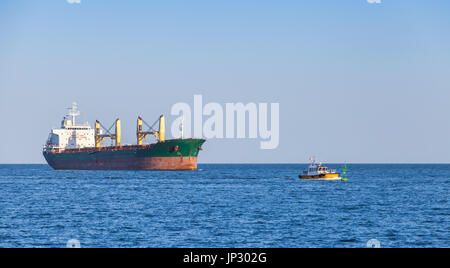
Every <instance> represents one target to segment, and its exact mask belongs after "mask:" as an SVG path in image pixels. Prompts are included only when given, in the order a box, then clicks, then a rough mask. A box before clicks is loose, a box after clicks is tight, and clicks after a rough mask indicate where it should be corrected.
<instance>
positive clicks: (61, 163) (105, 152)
mask: <svg viewBox="0 0 450 268" xmlns="http://www.w3.org/2000/svg"><path fill="white" fill-rule="evenodd" d="M79 115H80V112H79V111H78V106H77V104H76V103H73V104H72V108H71V110H70V113H69V115H66V116H65V117H64V119H63V120H62V122H61V128H60V129H52V130H51V132H50V135H49V137H48V140H47V143H46V144H45V145H44V149H43V154H44V158H45V160H46V161H47V163H48V164H49V165H50V166H51V167H52V168H53V169H57V170H196V169H197V157H198V153H199V151H200V150H202V147H201V146H202V145H203V143H204V142H205V140H203V139H184V138H181V139H172V140H165V119H164V116H163V115H161V116H160V118H159V119H158V120H157V121H156V122H155V124H153V125H152V126H149V125H148V124H147V123H145V121H144V120H143V119H142V118H141V117H138V119H137V128H136V138H137V144H136V145H123V146H122V145H121V121H120V119H116V121H115V123H114V124H113V125H112V126H111V127H110V128H109V129H106V128H104V127H103V126H102V125H101V124H100V122H99V121H96V122H95V128H94V129H92V128H91V127H90V125H89V124H88V123H86V124H83V125H76V121H75V119H76V117H77V116H79ZM143 123H144V124H145V125H147V127H149V130H148V131H143ZM157 123H159V129H158V130H154V129H153V127H155V126H156V124H157ZM113 128H114V129H115V131H114V133H112V132H111V131H112V129H113ZM103 130H104V131H103ZM147 136H154V137H155V139H156V142H155V143H152V144H144V140H145V139H146V138H147ZM105 138H109V139H111V142H113V144H112V145H111V146H102V142H103V141H104V139H105Z"/></svg>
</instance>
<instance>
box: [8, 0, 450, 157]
mask: <svg viewBox="0 0 450 268" xmlns="http://www.w3.org/2000/svg"><path fill="white" fill-rule="evenodd" d="M194 94H203V96H204V101H205V102H220V103H225V102H279V103H280V113H281V129H280V131H281V138H280V146H279V148H278V149H277V150H273V151H261V150H260V149H259V141H257V140H250V141H249V140H211V141H209V142H208V143H207V144H206V145H205V151H203V152H202V153H203V154H202V155H201V156H200V162H203V163H205V162H220V163H229V162H294V163H295V162H306V161H307V159H308V157H309V156H310V155H316V156H317V157H319V158H320V159H321V160H323V161H327V162H343V161H348V162H375V163H377V162H383V163H387V162H394V163H399V162H400V163H404V162H440V163H449V162H450V153H449V151H450V119H449V115H450V1H448V0H442V1H438V0H436V1H423V0H382V3H381V4H369V3H368V2H367V0H341V1H336V0H323V1H313V0H309V1H299V0H295V1H293V0H292V1H265V0H254V1H247V0H226V1H224V0H222V1H206V0H205V1H195V0H193V1H185V0H184V1H181V0H180V1H170V0H165V1H162V0H161V1H130V0H126V1H125V0H81V4H69V3H67V1H66V0H51V1H50V0H48V1H37V0H36V1H32V0H29V1H25V0H2V1H0V122H1V128H0V141H1V143H0V163H43V162H44V159H43V157H42V156H41V148H42V145H43V144H44V142H45V140H46V138H47V136H48V132H49V130H50V128H51V127H56V126H58V125H59V122H60V119H61V117H62V116H63V115H64V113H65V110H64V109H65V108H66V107H68V106H70V104H71V102H72V101H77V102H78V103H79V106H80V110H81V112H82V116H81V120H82V121H89V122H90V123H91V124H92V123H93V122H94V120H95V119H100V120H101V121H102V122H104V124H105V125H109V124H111V123H112V122H113V120H114V118H115V117H116V116H120V117H121V119H122V121H123V132H124V135H125V142H129V143H131V142H134V140H135V134H134V132H135V121H136V116H137V115H138V114H140V115H142V116H143V117H144V118H145V119H146V121H152V122H153V121H154V120H155V119H156V118H157V116H158V115H159V114H161V113H165V114H169V112H170V108H171V106H172V105H173V104H174V103H176V102H192V101H193V95H194ZM169 120H170V118H169Z"/></svg>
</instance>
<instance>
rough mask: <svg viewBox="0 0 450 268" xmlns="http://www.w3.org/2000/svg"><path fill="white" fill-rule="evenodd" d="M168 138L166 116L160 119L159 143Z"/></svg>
mask: <svg viewBox="0 0 450 268" xmlns="http://www.w3.org/2000/svg"><path fill="white" fill-rule="evenodd" d="M165 138H166V119H165V118H164V115H161V116H160V117H159V142H164V141H165Z"/></svg>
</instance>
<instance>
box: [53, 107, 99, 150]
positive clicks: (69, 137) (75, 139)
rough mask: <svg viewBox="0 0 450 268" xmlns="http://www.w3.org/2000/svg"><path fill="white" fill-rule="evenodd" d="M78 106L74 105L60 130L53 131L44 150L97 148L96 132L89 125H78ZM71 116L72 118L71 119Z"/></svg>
mask: <svg viewBox="0 0 450 268" xmlns="http://www.w3.org/2000/svg"><path fill="white" fill-rule="evenodd" d="M79 115H80V112H79V111H78V106H77V104H76V103H73V104H72V108H71V111H70V113H69V115H68V116H65V117H64V119H63V120H62V122H61V128H60V129H52V131H51V132H50V135H49V137H48V140H47V143H46V145H45V148H44V150H58V151H60V150H65V149H80V148H85V147H94V146H95V130H94V129H92V128H91V126H90V125H89V124H88V123H85V124H83V125H76V121H75V119H76V116H79ZM69 116H71V118H70V119H69Z"/></svg>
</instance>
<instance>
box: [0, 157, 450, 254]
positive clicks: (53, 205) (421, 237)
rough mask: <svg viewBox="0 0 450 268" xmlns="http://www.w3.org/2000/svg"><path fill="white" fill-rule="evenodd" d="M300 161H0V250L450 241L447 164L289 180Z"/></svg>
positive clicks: (357, 168)
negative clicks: (143, 167) (60, 165)
mask: <svg viewBox="0 0 450 268" xmlns="http://www.w3.org/2000/svg"><path fill="white" fill-rule="evenodd" d="M306 167H307V165H199V170H198V171H194V172H148V171H54V170H52V169H51V168H49V167H48V166H47V165H0V217H1V218H0V247H66V244H67V241H68V240H71V239H76V240H77V241H79V242H80V244H81V247H258V248H260V247H262V248H266V247H276V248H278V247H327V248H328V247H366V245H367V242H368V241H369V240H371V239H376V240H377V241H379V243H380V246H381V247H449V246H450V238H449V237H450V209H449V193H450V191H449V190H450V165H356V164H355V165H349V181H348V182H341V181H339V182H326V181H302V180H299V179H297V176H298V174H299V173H300V172H301V171H302V170H304V169H305V168H306ZM330 167H333V168H340V167H341V165H330Z"/></svg>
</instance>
